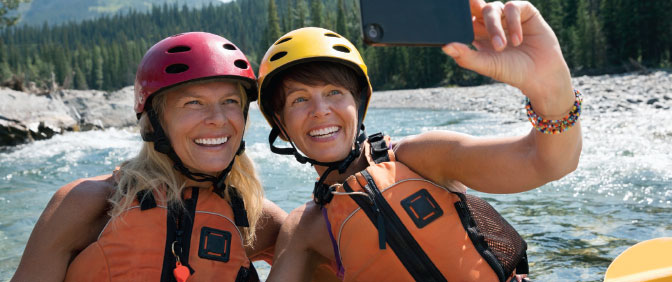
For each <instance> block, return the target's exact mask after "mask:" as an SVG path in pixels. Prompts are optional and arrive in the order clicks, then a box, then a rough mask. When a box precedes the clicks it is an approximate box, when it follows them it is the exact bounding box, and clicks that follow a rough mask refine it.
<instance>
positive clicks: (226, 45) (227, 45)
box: [222, 43, 236, 50]
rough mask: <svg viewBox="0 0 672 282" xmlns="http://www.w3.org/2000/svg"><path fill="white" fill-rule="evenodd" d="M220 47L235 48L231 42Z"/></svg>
mask: <svg viewBox="0 0 672 282" xmlns="http://www.w3.org/2000/svg"><path fill="white" fill-rule="evenodd" d="M222 47H224V49H226V50H236V46H233V44H230V43H226V44H224V45H223V46H222Z"/></svg>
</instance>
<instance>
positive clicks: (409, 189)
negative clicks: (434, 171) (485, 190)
mask: <svg viewBox="0 0 672 282" xmlns="http://www.w3.org/2000/svg"><path fill="white" fill-rule="evenodd" d="M388 143H389V137H383V135H382V134H380V133H379V134H375V135H372V136H370V137H369V142H368V143H367V144H366V145H365V146H364V150H367V151H366V156H367V160H368V162H369V166H368V167H367V168H366V169H365V170H363V171H361V172H358V173H356V174H355V175H351V176H350V177H348V178H347V180H346V182H345V183H344V184H343V185H342V186H337V187H336V190H335V192H332V193H333V194H335V195H336V196H334V197H333V199H332V200H331V202H330V203H328V204H326V205H325V209H323V212H324V213H325V214H326V215H325V217H326V218H327V219H328V220H327V228H329V229H330V230H329V231H330V232H331V236H332V240H333V242H335V244H334V245H335V246H334V250H335V252H336V254H335V255H336V258H337V259H340V260H341V263H342V266H343V269H344V271H345V273H344V274H345V276H344V281H414V280H415V281H508V279H511V278H512V277H513V276H514V274H515V272H516V268H518V270H517V271H518V274H520V273H527V258H526V253H525V252H526V249H527V244H526V243H525V241H524V240H523V239H522V238H521V237H520V235H519V234H518V233H517V232H516V231H515V229H513V227H511V225H509V224H508V223H507V222H506V220H505V219H504V218H502V217H501V215H499V213H497V211H495V210H494V209H493V208H492V207H491V206H490V205H489V204H488V203H486V202H485V201H484V200H482V199H480V198H478V197H476V196H473V195H467V194H463V193H457V192H451V191H449V190H448V189H447V188H445V187H442V186H440V185H438V184H435V183H433V182H431V181H429V180H427V179H424V178H423V177H421V176H420V175H418V174H417V173H415V172H413V171H412V170H411V169H409V168H408V167H407V166H405V165H404V164H403V163H400V162H398V161H396V160H395V156H394V152H393V151H392V150H391V149H389V148H388ZM369 150H370V151H369ZM346 195H347V196H346Z"/></svg>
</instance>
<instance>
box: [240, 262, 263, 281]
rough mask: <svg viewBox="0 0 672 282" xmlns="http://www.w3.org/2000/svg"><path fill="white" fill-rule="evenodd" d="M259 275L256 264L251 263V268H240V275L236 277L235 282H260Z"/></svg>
mask: <svg viewBox="0 0 672 282" xmlns="http://www.w3.org/2000/svg"><path fill="white" fill-rule="evenodd" d="M259 281H260V280H259V274H257V269H255V268H254V264H252V262H251V261H250V267H249V268H245V267H242V266H241V267H240V270H238V275H236V281H235V282H259Z"/></svg>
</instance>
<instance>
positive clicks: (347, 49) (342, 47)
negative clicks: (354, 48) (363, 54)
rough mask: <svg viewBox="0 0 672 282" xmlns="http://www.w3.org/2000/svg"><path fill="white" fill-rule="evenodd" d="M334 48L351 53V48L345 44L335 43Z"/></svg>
mask: <svg viewBox="0 0 672 282" xmlns="http://www.w3.org/2000/svg"><path fill="white" fill-rule="evenodd" d="M332 48H334V50H336V51H341V52H343V53H350V49H349V48H348V47H345V46H342V45H335V46H334V47H332Z"/></svg>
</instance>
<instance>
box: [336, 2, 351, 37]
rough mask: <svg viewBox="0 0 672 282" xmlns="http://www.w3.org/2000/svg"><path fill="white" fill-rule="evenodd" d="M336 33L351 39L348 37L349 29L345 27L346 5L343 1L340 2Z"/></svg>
mask: <svg viewBox="0 0 672 282" xmlns="http://www.w3.org/2000/svg"><path fill="white" fill-rule="evenodd" d="M336 32H337V33H338V34H340V35H343V36H345V37H346V38H350V37H349V36H348V29H347V27H346V25H345V3H343V0H338V12H337V15H336Z"/></svg>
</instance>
